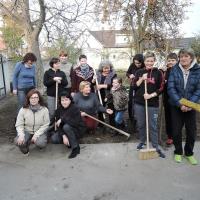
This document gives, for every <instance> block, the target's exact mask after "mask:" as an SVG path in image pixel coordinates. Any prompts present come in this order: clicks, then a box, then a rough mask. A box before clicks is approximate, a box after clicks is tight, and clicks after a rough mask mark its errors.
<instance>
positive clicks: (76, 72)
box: [71, 55, 94, 96]
mask: <svg viewBox="0 0 200 200" xmlns="http://www.w3.org/2000/svg"><path fill="white" fill-rule="evenodd" d="M93 76H94V70H93V69H92V67H90V66H89V65H88V64H87V56H86V55H80V56H79V66H78V67H76V68H75V69H73V70H72V73H71V84H72V88H71V92H72V96H74V94H75V93H77V92H79V84H80V82H81V81H88V82H90V83H92V80H93ZM92 91H94V89H93V87H92Z"/></svg>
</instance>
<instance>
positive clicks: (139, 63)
mask: <svg viewBox="0 0 200 200" xmlns="http://www.w3.org/2000/svg"><path fill="white" fill-rule="evenodd" d="M133 62H134V64H135V66H136V67H137V68H140V67H141V66H142V63H141V62H139V61H138V60H134V61H133Z"/></svg>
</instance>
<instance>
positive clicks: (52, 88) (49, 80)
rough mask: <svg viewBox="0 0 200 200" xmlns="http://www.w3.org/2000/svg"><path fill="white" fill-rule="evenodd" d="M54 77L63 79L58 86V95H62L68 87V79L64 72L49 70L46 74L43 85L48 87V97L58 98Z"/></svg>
mask: <svg viewBox="0 0 200 200" xmlns="http://www.w3.org/2000/svg"><path fill="white" fill-rule="evenodd" d="M54 77H61V78H62V80H61V83H60V84H58V94H60V93H61V92H62V91H63V90H64V88H65V87H66V86H67V84H68V82H67V78H66V75H65V73H64V72H63V71H61V70H57V71H54V70H53V69H51V68H50V69H49V70H47V71H46V72H45V73H44V78H43V84H44V85H45V86H46V87H47V96H51V97H55V96H56V81H54V80H53V78H54Z"/></svg>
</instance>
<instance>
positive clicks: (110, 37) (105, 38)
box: [89, 30, 195, 49]
mask: <svg viewBox="0 0 200 200" xmlns="http://www.w3.org/2000/svg"><path fill="white" fill-rule="evenodd" d="M89 33H90V34H91V35H92V36H93V37H94V38H95V39H96V40H97V41H99V42H100V43H101V44H102V45H103V46H104V47H105V48H117V47H124V48H128V47H130V46H129V43H123V44H116V35H118V34H123V35H125V33H124V32H123V31H122V30H102V31H89ZM194 39H195V38H194V37H191V38H176V39H169V43H170V46H171V47H172V48H174V49H181V48H188V47H190V45H191V43H192V41H193V40H194ZM145 46H146V47H148V48H154V44H153V43H152V42H146V44H145Z"/></svg>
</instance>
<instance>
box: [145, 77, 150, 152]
mask: <svg viewBox="0 0 200 200" xmlns="http://www.w3.org/2000/svg"><path fill="white" fill-rule="evenodd" d="M144 92H145V94H147V80H144ZM145 116H146V137H147V149H149V117H148V101H147V99H145Z"/></svg>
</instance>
